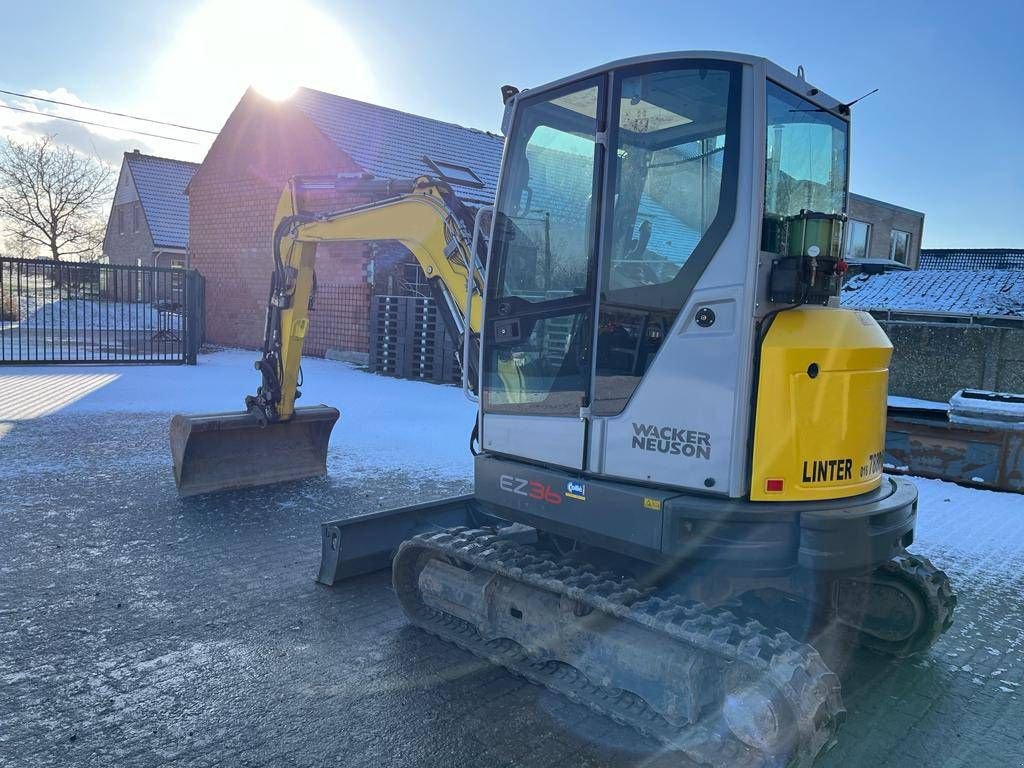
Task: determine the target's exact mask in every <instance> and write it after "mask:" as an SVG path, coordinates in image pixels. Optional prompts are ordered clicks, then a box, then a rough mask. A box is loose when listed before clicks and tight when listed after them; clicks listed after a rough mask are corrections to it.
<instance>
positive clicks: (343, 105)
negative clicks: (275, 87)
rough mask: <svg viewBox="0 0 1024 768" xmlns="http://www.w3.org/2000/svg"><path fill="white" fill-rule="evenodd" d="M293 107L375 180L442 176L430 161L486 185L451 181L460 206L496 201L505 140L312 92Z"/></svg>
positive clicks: (297, 97) (298, 95)
mask: <svg viewBox="0 0 1024 768" xmlns="http://www.w3.org/2000/svg"><path fill="white" fill-rule="evenodd" d="M291 103H293V104H294V105H295V106H296V107H297V108H298V109H299V110H301V111H302V112H303V113H304V114H305V115H306V116H307V117H308V118H309V119H310V120H311V121H312V122H313V124H314V125H315V126H316V127H317V128H318V129H319V130H320V131H321V132H322V133H323V134H324V135H325V136H327V138H329V139H330V140H331V141H332V142H334V144H335V145H336V146H337V147H338V148H339V149H341V150H342V151H343V152H344V153H345V154H347V155H348V156H349V157H351V158H352V159H353V160H355V161H356V162H357V163H358V164H359V165H360V166H361V167H362V168H363V170H365V171H367V172H369V173H372V174H373V175H374V176H377V177H379V178H386V179H403V178H414V177H416V176H423V175H429V176H438V172H437V170H436V169H435V168H431V166H430V165H429V164H428V163H427V162H426V161H425V160H424V158H425V157H428V158H430V159H431V160H432V161H434V162H435V163H437V162H439V161H440V162H441V163H447V164H451V165H455V166H461V167H465V168H469V169H470V170H471V171H472V172H473V173H474V174H475V175H476V176H477V177H478V178H479V179H480V181H481V182H483V186H482V187H480V186H474V185H473V184H459V183H458V182H456V181H453V180H451V179H450V178H449V183H451V185H452V188H453V190H454V191H455V193H456V194H457V195H458V197H459V199H460V200H463V201H464V202H467V203H483V204H488V205H489V204H490V203H492V202H493V201H494V191H495V186H496V185H497V182H498V167H499V166H500V165H501V151H502V147H503V145H504V139H503V138H502V137H501V136H498V135H495V134H493V133H488V132H486V131H479V130H476V129H475V128H464V127H463V126H461V125H455V124H454V123H445V122H442V121H440V120H434V119H432V118H429V117H421V116H420V115H412V114H409V113H408V112H400V111H398V110H396V109H389V108H387V107H379V106H377V105H375V104H367V103H365V102H362V101H355V100H354V99H349V98H346V97H344V96H336V95H334V94H331V93H324V92H323V91H315V90H313V89H311V88H300V89H298V90H297V91H296V92H295V94H294V95H293V96H292V97H291ZM467 178H469V177H467Z"/></svg>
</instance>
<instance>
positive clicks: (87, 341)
mask: <svg viewBox="0 0 1024 768" xmlns="http://www.w3.org/2000/svg"><path fill="white" fill-rule="evenodd" d="M203 282H204V281H203V277H202V275H200V274H199V273H198V272H196V271H195V270H185V269H180V268H177V267H132V266H123V265H118V264H92V263H73V262H55V261H49V260H42V259H11V258H0V364H26V363H172V364H173V363H178V364H180V363H186V364H189V365H195V362H196V353H197V352H198V351H199V345H200V344H201V343H202V336H203Z"/></svg>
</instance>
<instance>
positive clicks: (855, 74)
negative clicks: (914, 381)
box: [0, 0, 1024, 248]
mask: <svg viewBox="0 0 1024 768" xmlns="http://www.w3.org/2000/svg"><path fill="white" fill-rule="evenodd" d="M0 18H2V19H3V24H2V26H0V88H2V89H5V90H10V91H18V92H22V93H29V92H31V93H33V94H36V95H49V96H50V97H52V98H56V99H58V100H61V101H71V102H74V103H83V104H88V105H92V106H98V107H102V108H104V109H111V110H116V111H121V112H129V113H133V114H140V115H143V116H146V117H154V118H158V119H162V120H166V121H170V122H175V123H182V124H186V125H190V126H196V127H202V128H209V129H214V130H216V129H217V128H219V127H220V126H221V124H223V122H224V119H225V118H226V117H227V115H228V114H229V113H230V111H231V109H232V108H233V107H234V105H235V104H236V103H237V101H238V99H239V98H240V97H241V95H242V93H243V91H244V90H245V88H246V87H247V86H248V85H254V86H255V87H257V88H258V89H259V90H261V91H262V92H264V93H266V94H267V95H269V96H276V97H284V96H286V95H287V93H288V92H289V91H290V90H291V89H292V88H294V87H295V86H297V85H306V86H309V87H313V88H319V89H321V90H326V91H330V92H333V93H338V94H342V95H345V96H350V97H353V98H358V99H362V100H365V101H370V102H373V103H376V104H382V105H385V106H389V107H395V108H397V109H403V110H406V111H409V112H413V113H417V114H422V115H427V116H429V117H434V118H438V119H442V120H448V121H451V122H456V123H460V124H462V125H468V126H472V127H475V128H483V129H487V130H492V131H497V130H498V129H499V127H500V122H501V112H502V109H501V99H500V96H499V90H498V89H499V87H500V86H501V85H503V84H505V83H510V84H513V85H516V86H518V87H520V88H525V87H530V86H535V85H541V84H543V83H545V82H548V81H550V80H554V79H556V78H559V77H562V76H564V75H568V74H571V73H573V72H576V71H579V70H582V69H586V68H589V67H592V66H596V65H599V64H602V63H605V62H607V61H610V60H613V59H617V58H623V57H627V56H634V55H640V54H644V53H652V52H658V51H671V50H687V49H699V50H709V49H710V50H733V51H740V52H744V53H752V54H757V55H761V56H765V57H767V58H769V59H772V60H774V61H775V62H776V63H778V64H780V65H782V66H783V67H785V68H786V69H790V70H795V69H796V67H797V66H798V65H802V66H803V67H804V69H805V71H806V75H807V79H808V81H809V82H811V83H812V84H814V85H816V86H818V87H820V88H821V89H822V90H824V91H826V92H827V93H830V94H831V95H833V96H835V97H837V98H839V99H843V100H850V99H853V98H855V97H857V96H860V95H862V94H863V93H866V92H867V91H870V90H871V89H872V88H878V89H879V92H878V93H877V94H875V95H873V96H870V97H869V98H867V99H865V100H864V101H863V102H862V103H860V104H858V105H857V106H855V107H854V117H853V131H852V146H853V152H852V154H853V165H852V169H851V189H852V191H854V192H857V193H860V194H863V195H868V196H870V197H876V198H880V199H882V200H886V201H889V202H892V203H896V204H898V205H902V206H905V207H908V208H913V209H916V210H920V211H923V212H925V214H926V219H925V228H924V241H923V245H924V246H925V247H931V248H943V247H946V248H953V247H975V248H983V247H993V248H995V247H1018V248H1020V247H1024V210H1022V209H1024V140H1021V131H1022V126H1024V98H1022V96H1024V85H1022V81H1021V74H1022V71H1024V49H1022V47H1021V43H1020V38H1019V36H1020V31H1021V29H1022V28H1024V3H1021V2H1019V0H1015V1H1013V2H1009V1H1006V2H1003V1H999V0H976V1H975V2H971V3H967V2H963V0H960V1H959V2H953V1H951V0H931V1H930V2H923V1H922V2H918V1H916V0H913V1H912V0H890V2H857V0H845V1H844V2H824V1H822V0H819V1H818V2H804V1H803V0H771V2H765V1H764V0H759V1H757V2H748V1H747V0H742V1H741V2H714V3H712V2H708V0H704V1H703V2H699V3H698V2H689V1H688V0H675V1H674V2H656V1H655V0H647V1H646V2H642V3H641V2H630V3H627V2H604V1H603V0H587V1H586V2H559V0H517V2H514V3H493V2H482V1H481V0H476V1H471V0H449V1H448V2H445V1H444V0H435V2H432V3H424V2H414V1H413V0H409V1H408V2H398V1H393V0H375V1H374V2H372V3H370V2H351V1H349V0H295V1H294V2H285V1H283V0H279V1H276V2H275V0H175V1H173V2H171V1H170V0H131V2H124V3H119V2H69V1H67V0H65V1H64V2H54V1H52V0H34V2H32V3H26V2H22V0H0ZM0 104H6V105H13V106H18V107H22V108H28V109H34V110H36V109H37V110H41V111H43V112H45V113H50V114H64V115H75V116H80V117H84V118H85V119H90V120H93V121H95V122H104V123H111V124H116V125H119V126H130V127H133V128H137V129H139V130H144V131H149V132H152V133H160V134H165V135H167V136H173V137H177V138H184V139H187V140H190V141H196V142H198V143H195V144H189V143H181V142H174V141H168V140H165V139H154V138H151V137H144V136H136V135H131V134H125V133H123V132H119V131H113V130H110V129H104V128H98V127H89V126H81V125H76V124H74V123H69V122H62V121H58V120H54V119H52V118H48V117H46V116H45V115H26V114H23V113H18V112H14V111H11V110H7V109H0V134H2V135H7V136H15V137H19V138H24V137H26V136H29V135H31V134H33V133H40V132H42V133H56V134H57V136H58V139H59V140H61V141H66V142H69V143H72V144H74V145H75V146H77V147H79V148H82V149H85V150H86V151H89V152H95V153H96V154H98V155H99V156H101V157H103V158H105V159H108V160H111V161H113V162H116V161H117V158H118V155H119V153H120V152H122V151H125V150H128V149H134V148H139V149H141V150H142V151H144V152H153V153H156V154H163V155H168V156H172V157H179V158H182V159H189V160H196V161H200V160H202V158H203V155H204V153H205V151H206V149H207V148H208V146H209V141H210V138H211V137H210V136H209V135H207V134H200V133H190V132H186V131H181V130H179V129H173V128H167V127H161V126H154V125H147V124H144V123H132V122H131V121H126V120H124V119H123V118H114V117H107V116H103V115H97V114H92V115H89V114H83V113H81V112H74V111H72V110H68V109H67V108H63V107H56V106H53V105H45V104H42V103H35V104H33V103H32V102H26V101H25V100H24V99H18V98H15V97H11V96H6V95H4V94H0Z"/></svg>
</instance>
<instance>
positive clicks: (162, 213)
mask: <svg viewBox="0 0 1024 768" xmlns="http://www.w3.org/2000/svg"><path fill="white" fill-rule="evenodd" d="M124 157H125V162H126V163H128V168H129V169H130V170H131V174H132V179H133V181H134V182H135V188H136V190H138V193H139V201H140V202H141V203H142V210H143V212H144V213H145V214H146V223H147V224H148V225H149V231H150V233H151V234H152V235H153V245H154V246H156V247H158V248H159V247H164V248H187V247H188V198H187V197H185V187H186V186H187V185H188V183H189V181H191V180H192V175H193V174H194V173H195V172H196V169H197V168H199V164H198V163H189V162H186V161H184V160H172V159H171V158H169V157H155V156H153V155H143V154H141V153H138V152H126V153H125V156H124Z"/></svg>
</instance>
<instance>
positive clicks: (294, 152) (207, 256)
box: [187, 88, 502, 355]
mask: <svg viewBox="0 0 1024 768" xmlns="http://www.w3.org/2000/svg"><path fill="white" fill-rule="evenodd" d="M501 151H502V138H501V137H500V136H496V135H494V134H491V133H486V132H483V131H478V130H474V129H471V128H464V127H462V126H459V125H454V124H451V123H444V122H441V121H438V120H432V119H429V118H425V117H420V116H417V115H411V114H408V113H404V112H399V111H397V110H393V109H387V108H384V107H379V106H375V105H372V104H366V103H363V102H359V101H354V100H352V99H347V98H344V97H341V96H335V95H332V94H328V93H323V92H321V91H314V90H310V89H306V88H302V89H299V90H298V91H297V92H296V93H295V94H294V95H293V96H292V97H290V98H289V99H287V100H285V101H279V102H276V101H272V100H269V99H267V98H265V97H263V96H261V95H260V94H258V93H257V92H256V91H254V90H252V89H250V90H248V91H246V93H245V94H244V95H243V96H242V98H241V100H240V101H239V103H238V105H237V106H236V107H235V109H234V111H233V112H232V113H231V115H230V117H229V118H228V120H227V122H226V123H225V124H224V127H223V128H222V129H221V131H220V133H219V135H218V136H217V138H216V140H215V141H214V143H213V145H212V146H211V148H210V151H209V152H208V153H207V155H206V158H205V159H204V161H203V163H202V165H201V166H200V167H199V170H198V171H197V172H196V174H195V176H194V177H193V179H192V181H191V183H190V184H189V186H188V190H187V194H188V205H189V212H190V216H189V221H190V225H189V226H190V231H189V261H190V265H191V266H192V267H194V268H195V269H198V270H199V271H200V272H201V273H202V274H203V275H204V276H205V277H206V329H207V339H208V340H209V341H210V342H212V343H215V344H224V345H229V346H241V347H249V348H253V347H257V346H258V345H259V344H260V342H261V339H262V331H263V319H264V311H265V305H266V300H267V293H268V290H269V275H270V269H271V259H272V256H271V250H270V244H271V234H272V233H271V226H272V223H273V215H274V210H275V207H276V204H277V200H278V197H279V196H280V194H281V191H282V189H283V188H284V186H285V183H286V182H287V180H288V179H289V178H291V177H292V176H296V175H307V174H336V173H364V174H370V175H373V176H376V177H379V178H409V177H415V176H419V175H424V174H429V175H433V176H441V177H442V178H445V179H446V180H447V181H449V183H451V185H452V188H453V189H454V190H455V192H456V193H457V194H458V195H459V197H460V198H461V199H462V200H463V201H464V202H466V203H467V204H470V205H473V204H477V205H479V204H488V203H490V202H491V201H492V200H493V196H494V188H495V184H496V182H497V174H498V166H499V164H500V158H501ZM360 202H364V201H363V200H359V199H355V198H353V197H351V196H348V197H343V198H339V197H338V196H337V195H335V194H333V193H332V195H331V198H330V199H323V200H315V201H309V200H307V201H305V204H306V205H308V206H309V207H312V208H314V209H322V210H327V209H338V208H344V207H347V206H349V205H353V204H356V203H360ZM409 258H410V257H409V256H408V254H407V252H405V250H404V248H402V247H401V246H398V245H397V244H391V245H389V246H384V247H381V246H380V245H371V244H365V243H348V244H326V245H323V246H321V247H320V253H319V258H318V263H317V281H318V292H317V308H316V311H315V312H314V313H313V316H312V318H311V328H310V336H309V337H308V338H307V345H306V351H308V352H309V353H310V354H314V355H316V354H319V355H322V354H324V353H325V352H326V351H328V350H339V351H344V352H349V353H356V354H357V355H363V354H365V353H367V351H368V348H369V339H368V311H369V302H370V296H371V294H372V292H373V284H374V283H375V282H376V283H377V284H378V285H379V284H380V283H381V281H382V280H383V277H384V275H385V274H387V273H388V270H394V269H397V268H398V266H399V265H401V264H402V263H403V262H407V261H408V260H409Z"/></svg>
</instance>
